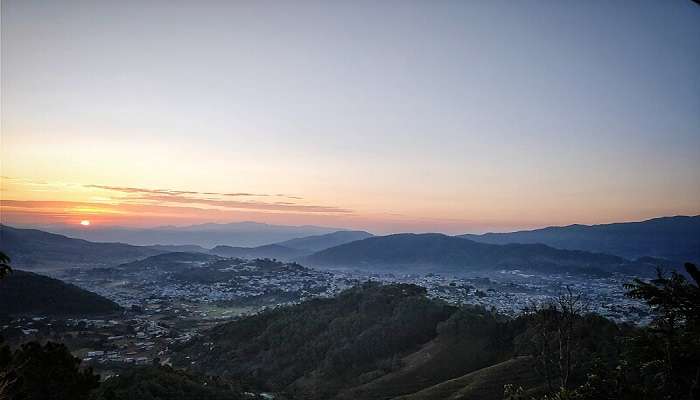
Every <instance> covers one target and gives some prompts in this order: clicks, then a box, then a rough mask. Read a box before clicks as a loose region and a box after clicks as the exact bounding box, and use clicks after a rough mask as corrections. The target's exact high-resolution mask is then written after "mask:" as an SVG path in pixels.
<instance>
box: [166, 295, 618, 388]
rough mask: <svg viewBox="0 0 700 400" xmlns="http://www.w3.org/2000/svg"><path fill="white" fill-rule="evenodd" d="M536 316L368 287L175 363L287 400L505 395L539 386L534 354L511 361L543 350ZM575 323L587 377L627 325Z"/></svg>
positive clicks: (236, 331) (211, 338)
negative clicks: (512, 387)
mask: <svg viewBox="0 0 700 400" xmlns="http://www.w3.org/2000/svg"><path fill="white" fill-rule="evenodd" d="M538 318H539V317H538ZM537 321H538V320H537V319H535V318H534V317H533V316H532V315H524V316H521V317H519V318H517V319H508V318H506V317H503V316H500V315H498V314H495V313H492V312H489V311H487V310H485V309H483V308H480V307H469V306H466V307H462V308H458V307H454V306H449V305H446V304H445V303H442V302H440V301H436V300H430V299H428V298H427V297H426V292H425V290H424V289H423V288H420V287H418V286H414V285H406V284H394V285H386V286H381V285H378V284H371V283H368V284H365V285H362V286H358V287H355V288H353V289H349V290H347V291H345V292H343V293H341V294H340V295H339V296H337V297H335V298H330V299H316V300H310V301H307V302H304V303H301V304H298V305H295V306H289V307H283V308H278V309H275V310H268V311H266V312H264V313H261V314H258V315H254V316H250V317H246V318H243V319H240V320H236V321H232V322H228V323H225V324H222V325H219V326H217V327H215V328H213V329H211V330H209V331H206V332H204V333H203V335H202V337H200V338H197V339H195V340H194V341H192V342H189V343H187V344H185V345H183V346H182V347H180V348H178V349H177V351H176V355H175V357H174V358H173V362H174V365H176V366H181V367H187V368H190V369H191V370H194V371H195V372H199V373H206V374H210V375H219V376H222V377H223V378H226V379H241V380H245V381H248V382H251V383H253V384H255V385H256V386H258V387H260V388H261V390H265V391H272V392H277V393H282V394H283V395H284V397H288V398H298V399H306V400H316V399H318V400H320V399H324V400H325V399H337V400H353V399H363V400H364V399H368V400H371V399H391V398H394V397H398V396H407V395H414V396H415V397H409V398H415V399H428V398H431V399H432V398H433V397H429V396H428V395H426V393H428V394H430V393H437V392H439V393H442V394H445V395H451V394H454V393H457V392H460V393H465V394H470V396H471V397H466V398H475V399H476V398H478V399H480V400H491V399H493V400H500V399H502V395H503V387H502V384H503V383H516V384H518V385H522V386H523V387H524V388H525V389H533V388H537V387H538V386H540V385H541V382H542V381H541V377H540V379H538V377H537V376H535V371H534V369H533V368H532V366H531V364H530V361H529V359H528V358H527V357H525V358H522V357H521V358H517V359H515V360H513V361H510V362H509V361H508V360H511V359H513V357H515V356H516V355H518V354H529V353H530V352H532V351H537V350H536V348H532V347H531V346H532V343H536V342H537V340H536V339H537V336H533V335H536V334H537V332H538V331H537V330H536V329H533V328H534V327H535V326H536V325H535V324H537V323H538V322H537ZM575 326H576V328H575V331H574V335H576V337H577V338H581V339H580V340H579V341H578V342H577V346H578V347H577V352H580V354H582V355H585V357H586V358H585V360H580V363H579V366H580V370H579V371H578V372H577V374H576V375H575V376H572V379H574V380H576V381H580V380H581V379H583V378H584V377H585V372H586V369H585V368H587V366H586V365H587V364H585V362H587V360H589V359H594V358H595V357H593V355H596V357H597V358H598V359H601V360H606V354H607V353H605V351H604V350H606V349H607V350H609V349H614V348H615V346H614V343H616V340H618V336H617V335H618V334H619V330H618V328H617V327H616V325H615V324H613V323H611V322H609V321H607V320H605V319H602V318H599V317H594V316H592V317H582V318H581V319H579V320H577V322H576V324H575ZM577 354H579V353H577ZM584 361H585V362H584ZM472 373H473V374H472ZM450 380H454V381H452V382H450ZM436 385H442V386H436ZM498 386H500V390H499V388H498ZM423 391H427V392H423ZM435 398H441V397H435Z"/></svg>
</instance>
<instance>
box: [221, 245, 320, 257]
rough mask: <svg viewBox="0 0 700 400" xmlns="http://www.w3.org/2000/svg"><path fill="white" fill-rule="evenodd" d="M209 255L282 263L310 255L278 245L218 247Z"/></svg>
mask: <svg viewBox="0 0 700 400" xmlns="http://www.w3.org/2000/svg"><path fill="white" fill-rule="evenodd" d="M209 253H211V254H216V255H218V256H222V257H237V258H271V259H277V260H282V261H289V260H292V259H294V258H296V257H299V256H302V255H305V254H308V252H306V251H304V250H298V249H293V248H290V247H286V246H282V245H278V244H268V245H265V246H258V247H233V246H216V247H214V248H213V249H211V250H209Z"/></svg>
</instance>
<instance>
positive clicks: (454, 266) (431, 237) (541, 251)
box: [302, 233, 628, 272]
mask: <svg viewBox="0 0 700 400" xmlns="http://www.w3.org/2000/svg"><path fill="white" fill-rule="evenodd" d="M302 262H303V263H305V264H308V265H310V266H318V267H350V268H366V269H394V270H402V271H418V272H421V271H422V272H460V271H470V270H486V269H487V270H493V269H498V268H517V269H534V270H541V271H550V272H562V271H574V272H575V271H590V270H600V271H612V270H615V269H617V268H620V267H623V266H625V265H626V264H628V261H627V260H625V259H623V258H621V257H617V256H611V255H607V254H599V253H591V252H585V251H576V250H560V249H555V248H552V247H549V246H545V245H542V244H509V245H493V244H486V243H478V242H474V241H471V240H468V239H463V238H459V237H453V236H447V235H442V234H437V233H427V234H412V233H405V234H397V235H388V236H375V237H372V238H368V239H364V240H359V241H355V242H351V243H347V244H343V245H340V246H336V247H331V248H330V249H326V250H323V251H320V252H318V253H315V254H312V255H310V256H308V257H305V258H304V259H303V260H302Z"/></svg>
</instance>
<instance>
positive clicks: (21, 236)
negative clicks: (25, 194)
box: [0, 225, 163, 270]
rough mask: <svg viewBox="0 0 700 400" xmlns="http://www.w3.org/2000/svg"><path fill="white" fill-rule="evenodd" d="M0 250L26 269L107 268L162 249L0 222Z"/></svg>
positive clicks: (15, 264)
mask: <svg viewBox="0 0 700 400" xmlns="http://www.w3.org/2000/svg"><path fill="white" fill-rule="evenodd" d="M0 250H2V251H4V252H5V253H6V254H7V255H8V256H10V258H11V259H12V265H14V266H16V267H18V268H23V269H29V270H50V269H60V268H73V267H109V266H114V265H118V264H122V263H125V262H129V261H133V260H137V259H140V258H144V257H148V256H152V255H155V254H159V253H163V251H160V250H157V249H153V248H147V247H139V246H131V245H128V244H123V243H93V242H88V241H87V240H82V239H73V238H69V237H67V236H63V235H56V234H53V233H48V232H44V231H40V230H36V229H18V228H13V227H10V226H7V225H0Z"/></svg>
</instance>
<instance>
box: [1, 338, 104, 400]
mask: <svg viewBox="0 0 700 400" xmlns="http://www.w3.org/2000/svg"><path fill="white" fill-rule="evenodd" d="M0 371H2V373H1V374H0V388H2V393H0V399H3V400H4V399H18V400H19V399H50V400H63V399H65V400H81V399H88V397H89V394H90V392H91V391H92V390H93V389H95V388H97V386H98V385H99V380H100V377H99V375H94V374H93V373H92V369H91V368H87V369H81V368H80V359H79V358H76V357H73V356H72V355H71V354H70V352H69V351H68V349H67V348H66V347H65V346H64V345H63V344H58V343H52V342H49V343H47V344H45V345H43V346H42V345H41V344H39V343H38V342H29V343H26V344H24V345H22V346H21V347H20V348H19V349H17V350H15V351H14V352H11V351H10V349H9V347H8V346H7V345H4V346H1V347H0ZM3 396H4V397H3Z"/></svg>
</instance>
